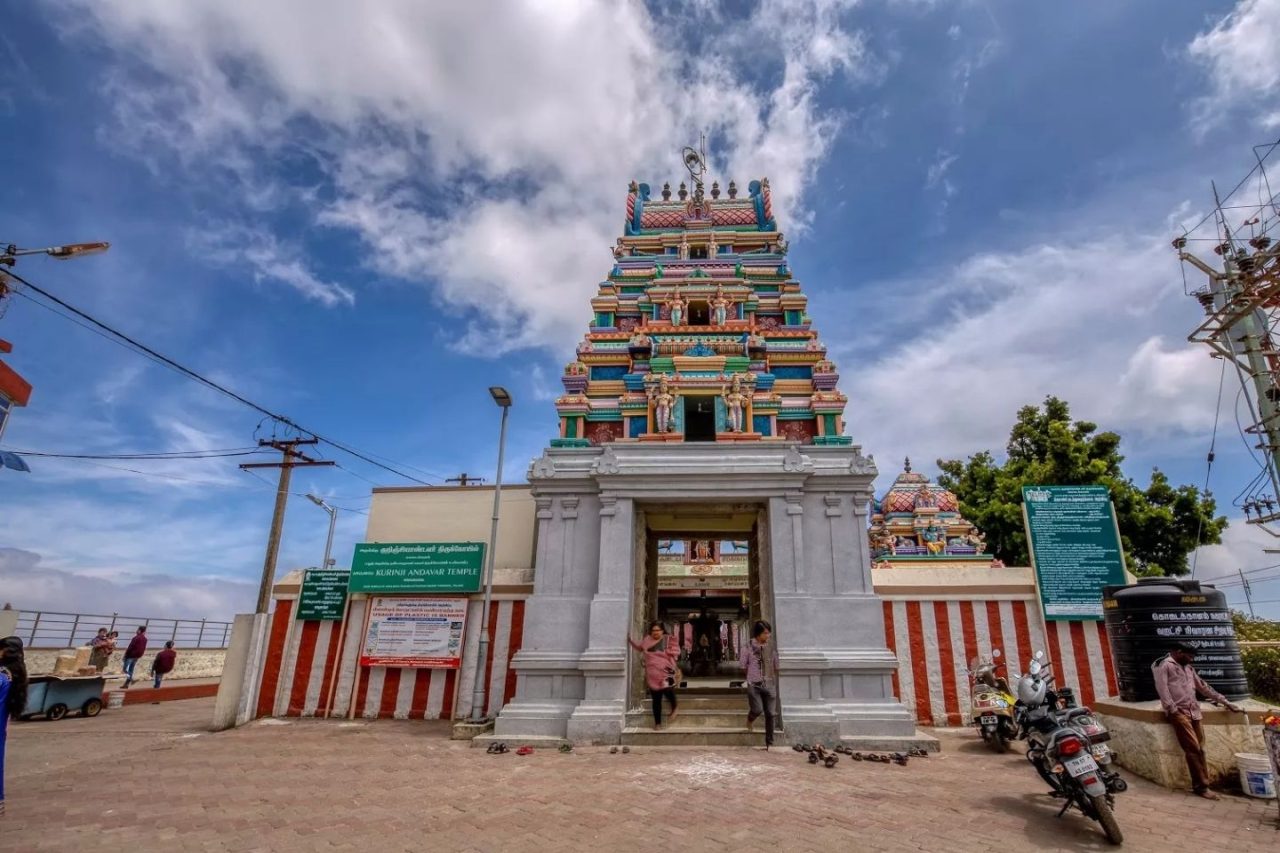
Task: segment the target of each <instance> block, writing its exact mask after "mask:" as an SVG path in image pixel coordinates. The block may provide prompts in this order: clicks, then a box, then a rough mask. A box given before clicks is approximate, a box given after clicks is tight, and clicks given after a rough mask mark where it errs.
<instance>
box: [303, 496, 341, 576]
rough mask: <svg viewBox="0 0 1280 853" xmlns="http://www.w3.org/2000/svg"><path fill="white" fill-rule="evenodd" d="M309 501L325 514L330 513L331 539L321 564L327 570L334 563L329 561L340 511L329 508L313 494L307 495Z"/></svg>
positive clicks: (326, 542) (326, 546)
mask: <svg viewBox="0 0 1280 853" xmlns="http://www.w3.org/2000/svg"><path fill="white" fill-rule="evenodd" d="M307 500H309V501H311V502H312V503H313V504H315V505H316V506H318V507H320V508H321V509H322V510H324V511H325V512H327V513H329V538H328V539H326V540H325V543H324V562H323V563H321V564H320V568H322V569H327V568H329V563H331V562H333V561H332V560H330V559H329V554H330V552H332V551H333V526H334V525H335V524H336V523H337V521H338V511H337V510H336V509H334V508H333V507H331V506H329V505H328V504H327V503H325V502H324V501H322V500H321V499H320V498H318V497H316V496H315V495H311V494H309V495H307Z"/></svg>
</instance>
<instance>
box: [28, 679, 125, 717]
mask: <svg viewBox="0 0 1280 853" xmlns="http://www.w3.org/2000/svg"><path fill="white" fill-rule="evenodd" d="M106 681H107V679H106V676H103V675H68V676H63V675H33V676H31V680H30V681H29V682H28V685H29V686H28V688H27V705H26V707H25V708H24V709H23V711H22V719H24V720H29V719H31V718H32V717H34V716H36V715H38V714H43V715H44V718H45V719H46V720H61V719H62V718H63V717H65V716H66V715H67V712H68V711H79V712H80V715H81V716H84V717H96V716H98V714H99V713H100V712H101V711H102V690H103V687H104V686H105V685H106Z"/></svg>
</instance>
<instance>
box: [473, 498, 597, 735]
mask: <svg viewBox="0 0 1280 853" xmlns="http://www.w3.org/2000/svg"><path fill="white" fill-rule="evenodd" d="M534 501H535V504H536V506H537V519H538V532H537V537H538V538H537V542H538V546H537V553H536V555H535V558H534V559H535V563H534V565H535V566H536V567H537V569H536V571H535V573H534V580H533V595H532V596H531V597H530V598H529V601H528V603H527V604H526V609H525V621H524V626H525V627H524V641H523V644H522V646H521V649H520V651H519V652H517V653H516V655H515V657H514V658H513V659H512V667H513V668H514V669H515V671H516V678H517V686H516V695H515V698H514V699H513V700H512V701H511V702H509V703H507V705H506V707H504V708H503V709H502V712H501V713H500V714H499V715H498V719H497V721H496V722H495V723H494V735H495V736H496V737H510V738H516V737H520V738H524V739H536V738H539V737H547V738H563V737H565V736H566V726H567V724H568V720H569V717H570V715H571V714H572V713H573V710H574V708H576V707H577V705H578V703H579V702H580V701H582V698H583V696H584V695H585V693H584V689H585V682H584V678H583V672H582V670H581V669H580V668H579V657H580V656H581V655H582V653H583V652H584V651H585V650H586V648H587V640H588V636H589V632H588V625H589V619H590V613H591V599H592V596H593V595H594V594H595V571H594V566H595V562H596V553H595V548H594V547H593V546H594V545H595V543H596V541H597V539H598V536H599V530H598V521H597V517H596V516H597V499H596V497H595V496H594V495H583V494H580V493H547V492H540V491H539V490H538V489H537V488H535V490H534Z"/></svg>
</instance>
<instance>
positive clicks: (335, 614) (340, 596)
mask: <svg viewBox="0 0 1280 853" xmlns="http://www.w3.org/2000/svg"><path fill="white" fill-rule="evenodd" d="M350 578H351V573H350V572H342V571H337V570H336V569H307V570H306V572H305V573H304V574H303V575H302V592H301V594H300V595H299V596H298V616H297V618H298V619H320V620H325V619H334V620H336V619H341V618H342V611H343V608H344V605H346V603H347V581H348V580H350Z"/></svg>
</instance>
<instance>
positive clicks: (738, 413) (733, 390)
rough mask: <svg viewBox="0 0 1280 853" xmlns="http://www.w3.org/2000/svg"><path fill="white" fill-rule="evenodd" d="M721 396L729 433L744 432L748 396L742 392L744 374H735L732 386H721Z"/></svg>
mask: <svg viewBox="0 0 1280 853" xmlns="http://www.w3.org/2000/svg"><path fill="white" fill-rule="evenodd" d="M720 396H721V397H723V398H724V406H725V410H726V413H727V414H728V420H729V424H728V426H729V432H742V413H743V409H744V408H745V407H746V404H747V395H746V394H744V393H743V391H742V374H740V373H735V374H734V376H733V384H732V385H731V386H721V390H720Z"/></svg>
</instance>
